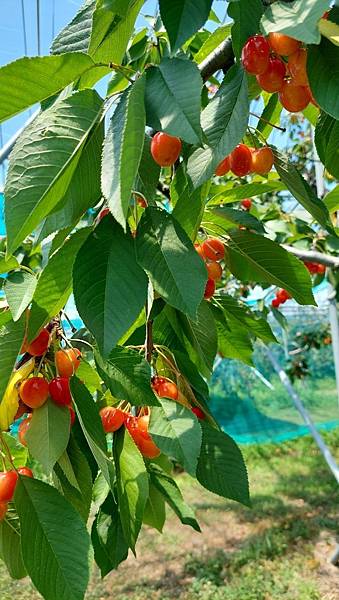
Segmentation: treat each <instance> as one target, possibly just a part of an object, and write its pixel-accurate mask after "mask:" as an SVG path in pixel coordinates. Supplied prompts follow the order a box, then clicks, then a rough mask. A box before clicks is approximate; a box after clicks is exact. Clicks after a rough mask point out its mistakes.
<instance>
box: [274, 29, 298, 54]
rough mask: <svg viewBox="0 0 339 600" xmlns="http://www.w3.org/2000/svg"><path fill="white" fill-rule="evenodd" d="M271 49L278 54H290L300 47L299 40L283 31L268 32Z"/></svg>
mask: <svg viewBox="0 0 339 600" xmlns="http://www.w3.org/2000/svg"><path fill="white" fill-rule="evenodd" d="M268 42H269V45H270V46H271V49H272V50H273V52H275V53H276V54H279V55H280V56H290V54H293V52H296V51H297V50H298V48H299V47H300V42H299V41H298V40H295V39H294V38H291V37H289V36H288V35H285V34H284V33H277V32H271V33H269V34H268Z"/></svg>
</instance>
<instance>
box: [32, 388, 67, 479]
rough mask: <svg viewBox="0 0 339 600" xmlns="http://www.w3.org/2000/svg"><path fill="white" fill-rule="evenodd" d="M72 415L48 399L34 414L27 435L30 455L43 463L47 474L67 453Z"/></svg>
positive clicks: (65, 408)
mask: <svg viewBox="0 0 339 600" xmlns="http://www.w3.org/2000/svg"><path fill="white" fill-rule="evenodd" d="M69 430H70V413H69V410H68V408H67V407H64V406H58V405H57V404H55V402H53V400H51V399H50V398H48V400H47V402H45V404H43V406H41V408H37V409H35V410H34V412H33V416H32V420H31V424H30V427H29V429H28V430H27V433H26V436H25V437H26V440H27V446H28V450H29V452H30V454H31V455H32V456H33V458H35V460H37V461H38V462H39V463H41V465H42V467H43V469H44V470H45V471H46V473H47V474H49V473H51V471H52V469H53V467H54V465H55V463H56V462H57V460H58V459H59V458H60V456H61V455H62V454H63V453H64V452H65V450H66V448H67V444H68V440H69Z"/></svg>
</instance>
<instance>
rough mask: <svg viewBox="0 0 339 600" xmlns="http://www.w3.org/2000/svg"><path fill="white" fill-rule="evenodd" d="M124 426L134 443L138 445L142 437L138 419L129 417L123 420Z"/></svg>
mask: <svg viewBox="0 0 339 600" xmlns="http://www.w3.org/2000/svg"><path fill="white" fill-rule="evenodd" d="M125 426H126V429H127V431H128V433H129V434H130V436H131V437H132V438H133V440H134V442H135V443H136V444H137V445H138V444H139V442H140V440H141V437H142V436H141V433H140V429H139V423H138V417H134V416H132V415H130V416H129V417H128V418H127V419H126V420H125Z"/></svg>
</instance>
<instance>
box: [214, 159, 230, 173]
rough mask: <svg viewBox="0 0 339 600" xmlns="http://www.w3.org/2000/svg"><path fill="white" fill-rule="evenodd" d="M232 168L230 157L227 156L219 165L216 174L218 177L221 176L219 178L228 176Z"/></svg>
mask: <svg viewBox="0 0 339 600" xmlns="http://www.w3.org/2000/svg"><path fill="white" fill-rule="evenodd" d="M230 168H231V167H230V157H229V156H226V157H225V158H224V160H222V161H221V162H220V163H219V164H218V166H217V168H216V170H215V174H216V175H219V177H221V176H222V175H226V173H228V172H229V170H230Z"/></svg>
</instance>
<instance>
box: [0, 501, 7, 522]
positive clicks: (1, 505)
mask: <svg viewBox="0 0 339 600" xmlns="http://www.w3.org/2000/svg"><path fill="white" fill-rule="evenodd" d="M7 510H8V504H7V502H0V522H1V521H3V520H4V518H5V516H6V513H7Z"/></svg>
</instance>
